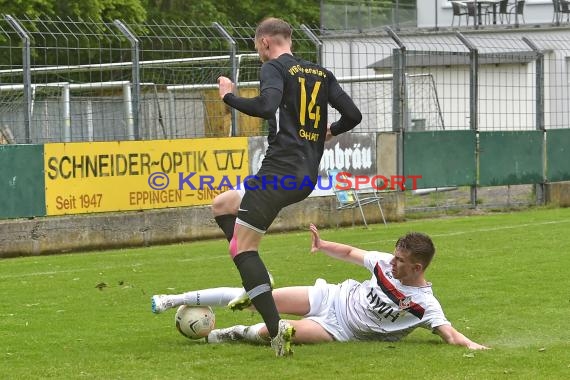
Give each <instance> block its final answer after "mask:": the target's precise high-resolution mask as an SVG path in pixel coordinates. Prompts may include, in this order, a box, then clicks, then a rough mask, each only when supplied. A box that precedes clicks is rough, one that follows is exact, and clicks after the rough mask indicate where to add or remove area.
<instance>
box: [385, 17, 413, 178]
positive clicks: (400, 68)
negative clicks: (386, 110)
mask: <svg viewBox="0 0 570 380" xmlns="http://www.w3.org/2000/svg"><path fill="white" fill-rule="evenodd" d="M386 32H387V33H388V35H389V36H390V37H391V38H392V39H393V40H394V42H396V44H397V45H398V49H393V50H392V53H393V55H392V57H393V58H394V59H393V61H392V94H393V99H392V131H394V132H397V140H398V143H397V153H396V159H397V172H398V173H397V174H398V175H404V130H405V129H406V126H407V119H408V117H407V99H408V97H407V94H406V46H405V45H404V43H403V42H402V40H401V39H400V37H399V36H398V35H397V34H396V32H394V31H393V30H392V29H391V28H390V27H386Z"/></svg>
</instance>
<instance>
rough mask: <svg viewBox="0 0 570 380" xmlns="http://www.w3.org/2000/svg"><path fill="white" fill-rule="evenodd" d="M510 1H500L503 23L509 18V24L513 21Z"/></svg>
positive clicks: (500, 17) (500, 15)
mask: <svg viewBox="0 0 570 380" xmlns="http://www.w3.org/2000/svg"><path fill="white" fill-rule="evenodd" d="M509 1H510V0H501V1H500V2H499V19H500V20H501V24H502V23H503V20H507V23H508V24H509V23H510V21H511V20H510V18H509ZM554 1H558V0H554Z"/></svg>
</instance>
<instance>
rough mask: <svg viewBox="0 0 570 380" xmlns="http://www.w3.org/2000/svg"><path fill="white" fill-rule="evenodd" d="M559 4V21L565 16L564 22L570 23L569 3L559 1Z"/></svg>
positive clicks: (564, 0) (562, 0)
mask: <svg viewBox="0 0 570 380" xmlns="http://www.w3.org/2000/svg"><path fill="white" fill-rule="evenodd" d="M559 2H560V14H559V17H560V21H561V20H562V18H564V15H566V22H570V1H567V0H559Z"/></svg>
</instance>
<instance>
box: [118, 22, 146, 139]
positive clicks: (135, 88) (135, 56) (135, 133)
mask: <svg viewBox="0 0 570 380" xmlns="http://www.w3.org/2000/svg"><path fill="white" fill-rule="evenodd" d="M114 24H115V25H116V26H117V28H119V30H120V31H121V33H123V35H124V36H125V37H127V39H128V40H129V41H130V42H131V60H132V64H133V69H132V76H133V78H132V82H133V84H132V91H131V92H132V94H131V104H132V111H133V119H132V120H133V122H132V127H130V123H129V122H128V116H127V127H128V134H129V139H131V140H140V139H141V138H142V136H141V131H140V125H139V120H140V117H139V113H140V99H141V81H140V64H139V50H140V41H139V40H138V38H137V37H136V36H135V35H134V33H133V32H131V31H130V30H129V28H127V26H126V25H125V24H123V23H122V22H121V20H115V21H114Z"/></svg>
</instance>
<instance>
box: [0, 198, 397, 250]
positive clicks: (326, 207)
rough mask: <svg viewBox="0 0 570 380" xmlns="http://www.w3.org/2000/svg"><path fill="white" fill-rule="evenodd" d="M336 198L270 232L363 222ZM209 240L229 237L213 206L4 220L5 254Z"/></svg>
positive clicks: (312, 202)
mask: <svg viewBox="0 0 570 380" xmlns="http://www.w3.org/2000/svg"><path fill="white" fill-rule="evenodd" d="M335 203H336V200H335V198H333V197H312V198H308V199H306V200H304V201H303V202H301V203H298V204H295V205H292V206H289V207H287V208H285V209H284V210H282V211H281V213H280V214H279V216H278V217H277V219H276V220H275V222H274V223H273V225H272V226H271V228H270V231H269V232H270V233H275V232H277V231H285V230H296V229H306V228H307V226H308V225H309V223H315V224H317V225H318V226H320V227H330V226H332V227H334V226H336V225H337V223H338V225H352V223H353V215H354V222H355V224H357V225H362V224H363V223H362V218H361V217H360V214H359V212H358V210H343V211H336V210H335ZM382 205H383V210H384V214H385V215H386V218H387V219H388V220H391V221H394V220H401V219H403V218H404V197H403V194H402V193H386V194H385V199H384V200H383V202H382ZM364 210H365V216H366V220H367V221H368V223H379V222H380V223H381V217H380V212H379V210H378V208H377V207H376V206H375V205H374V204H372V205H367V206H364ZM209 238H223V234H222V233H221V231H220V230H219V228H218V226H217V224H216V222H215V221H214V218H213V217H212V214H211V212H210V207H209V206H207V207H187V208H173V209H161V210H146V211H141V212H122V213H101V214H90V215H73V216H51V217H42V218H34V219H18V220H0V258H6V257H15V256H33V255H42V254H49V253H63V252H70V251H86V250H101V249H108V248H118V247H137V246H149V245H158V244H168V243H176V242H189V241H195V240H201V239H209Z"/></svg>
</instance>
